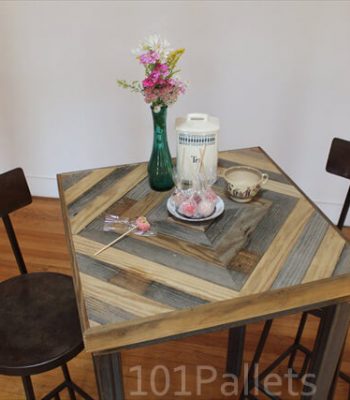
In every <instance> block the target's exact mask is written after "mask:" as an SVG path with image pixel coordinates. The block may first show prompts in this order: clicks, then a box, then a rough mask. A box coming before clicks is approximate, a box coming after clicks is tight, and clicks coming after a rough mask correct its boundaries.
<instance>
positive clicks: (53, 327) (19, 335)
mask: <svg viewBox="0 0 350 400" xmlns="http://www.w3.org/2000/svg"><path fill="white" fill-rule="evenodd" d="M0 187H1V196H0V217H1V218H2V220H3V222H4V225H5V229H6V232H7V235H8V238H9V241H10V244H11V247H12V250H13V253H14V256H15V258H16V262H17V265H18V268H19V271H20V275H18V276H15V277H13V278H10V279H7V280H5V281H3V282H1V283H0V374H3V375H12V376H20V377H21V378H22V382H23V386H24V392H25V397H26V399H27V400H35V394H34V389H33V384H32V380H31V375H35V374H39V373H41V372H46V371H49V370H51V369H53V368H57V367H60V368H61V369H62V372H63V376H64V380H63V382H62V383H61V384H60V385H58V386H57V387H56V388H54V389H53V390H52V391H51V392H50V393H48V394H47V395H46V396H45V397H44V398H43V400H50V399H55V400H57V399H60V392H61V391H62V390H64V389H67V390H68V393H69V396H70V399H71V400H76V393H77V394H79V395H80V396H81V397H82V398H84V399H85V400H92V398H91V397H90V396H89V395H88V394H87V393H86V392H85V391H84V390H83V389H81V388H80V387H78V386H77V385H76V384H75V383H74V382H73V381H72V380H71V378H70V375H69V372H68V367H67V362H68V361H69V360H71V359H72V358H73V357H75V356H76V355H77V354H79V353H80V352H81V351H82V350H83V348H84V344H83V340H82V336H81V330H80V324H79V318H78V311H77V307H76V302H75V295H74V288H73V281H72V279H71V278H70V277H69V276H66V275H63V274H58V273H52V272H37V273H27V268H26V266H25V263H24V260H23V257H22V253H21V250H20V248H19V245H18V242H17V239H16V235H15V231H14V229H13V226H12V223H11V220H10V217H9V214H10V213H11V212H13V211H15V210H18V209H20V208H22V207H25V206H26V205H28V204H30V203H31V202H32V197H31V194H30V191H29V188H28V185H27V182H26V179H25V176H24V173H23V171H22V169H20V168H17V169H14V170H11V171H9V172H6V173H3V174H1V175H0Z"/></svg>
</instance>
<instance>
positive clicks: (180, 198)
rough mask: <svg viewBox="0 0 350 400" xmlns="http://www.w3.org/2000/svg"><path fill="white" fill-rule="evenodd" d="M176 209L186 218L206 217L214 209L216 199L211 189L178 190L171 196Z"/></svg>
mask: <svg viewBox="0 0 350 400" xmlns="http://www.w3.org/2000/svg"><path fill="white" fill-rule="evenodd" d="M172 199H173V202H174V205H175V207H176V209H177V211H178V212H179V213H180V214H181V215H184V216H185V217H187V218H206V217H209V216H210V215H211V214H212V213H213V212H214V211H215V206H216V202H217V199H218V196H217V194H216V193H215V192H214V190H213V189H211V188H207V189H206V190H204V191H179V190H176V191H175V192H174V194H173V196H172Z"/></svg>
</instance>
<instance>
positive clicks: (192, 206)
mask: <svg viewBox="0 0 350 400" xmlns="http://www.w3.org/2000/svg"><path fill="white" fill-rule="evenodd" d="M196 211H197V204H196V202H195V201H193V200H191V199H189V200H186V201H184V202H183V203H181V204H180V206H179V212H180V213H181V214H183V215H185V216H186V217H189V218H192V217H194V215H195V214H196Z"/></svg>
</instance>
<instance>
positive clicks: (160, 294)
mask: <svg viewBox="0 0 350 400" xmlns="http://www.w3.org/2000/svg"><path fill="white" fill-rule="evenodd" d="M77 260H78V262H79V271H80V272H82V273H85V274H87V275H90V276H93V277H95V278H98V279H99V280H101V281H105V282H110V283H114V284H116V285H117V286H119V287H121V288H123V289H127V290H132V291H133V292H134V293H138V294H141V295H143V296H144V297H146V298H149V299H151V300H155V301H158V302H159V301H160V302H161V303H162V304H166V305H168V306H170V307H172V308H177V309H182V308H189V307H193V306H195V305H199V304H205V303H207V301H205V300H203V299H200V298H198V297H195V296H192V295H190V294H187V293H184V292H182V291H179V290H176V289H174V288H170V287H168V286H166V285H162V284H160V283H158V282H153V281H146V280H145V279H143V278H142V277H140V276H139V275H137V274H131V273H127V272H126V271H124V270H121V269H119V268H118V267H116V266H112V265H109V264H107V263H104V262H98V261H97V260H95V259H93V258H90V257H87V256H85V255H82V254H77ZM97 302H98V303H97ZM97 304H98V305H99V308H97V307H96V305H97ZM106 306H107V305H106ZM102 310H103V304H102V303H101V302H99V301H98V300H96V299H94V302H93V303H91V304H90V303H88V304H87V312H88V316H89V319H93V320H94V321H96V322H99V323H101V324H102V323H106V322H103V320H102V314H103V311H102ZM122 311H123V310H120V309H118V308H116V307H110V308H108V307H107V308H106V313H107V312H108V315H109V317H111V318H112V317H113V318H114V319H115V320H116V318H120V320H122V315H123V314H122ZM123 312H125V311H123ZM97 313H100V314H101V315H100V316H98V315H97ZM125 315H126V316H127V317H128V318H127V319H132V318H135V316H133V315H132V314H130V313H126V314H125ZM106 321H107V320H106Z"/></svg>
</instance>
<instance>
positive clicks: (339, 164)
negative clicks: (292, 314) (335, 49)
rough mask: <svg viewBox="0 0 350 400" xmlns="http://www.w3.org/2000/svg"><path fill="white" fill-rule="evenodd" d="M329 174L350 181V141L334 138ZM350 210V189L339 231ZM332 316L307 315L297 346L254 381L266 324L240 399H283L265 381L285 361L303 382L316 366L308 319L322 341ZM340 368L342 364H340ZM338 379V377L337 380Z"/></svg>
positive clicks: (268, 323)
mask: <svg viewBox="0 0 350 400" xmlns="http://www.w3.org/2000/svg"><path fill="white" fill-rule="evenodd" d="M326 171H327V172H329V173H331V174H334V175H338V176H341V177H344V178H346V179H350V141H347V140H343V139H339V138H334V139H333V141H332V144H331V148H330V151H329V155H328V161H327V165H326ZM349 206H350V187H349V189H348V192H347V195H346V198H345V201H344V204H343V207H342V211H341V213H340V217H339V221H338V224H337V227H338V228H339V229H342V228H343V226H344V222H345V219H346V216H347V213H348V210H349ZM328 314H331V311H326V312H324V311H322V310H319V309H316V310H312V311H308V312H303V313H302V316H301V319H300V322H299V326H298V330H297V334H296V336H295V339H294V342H293V344H292V345H291V346H289V347H288V348H287V349H286V350H285V351H284V352H283V353H282V354H281V355H280V356H279V357H277V359H276V360H275V361H273V362H272V363H271V364H270V365H269V366H268V367H267V368H266V369H265V370H264V371H262V372H261V373H260V374H259V376H258V377H255V379H254V368H255V365H256V364H258V362H259V360H260V357H261V355H262V352H263V349H264V346H265V344H266V341H267V338H268V334H269V331H270V329H271V326H272V322H273V320H268V321H266V322H265V325H264V328H263V331H262V333H261V336H260V340H259V342H258V345H257V348H256V351H255V354H254V357H253V361H252V363H251V365H250V368H249V372H248V377H247V381H246V385H245V389H244V390H243V391H242V393H241V396H240V399H245V398H248V399H256V397H255V396H253V395H252V394H251V393H250V392H251V390H252V389H253V388H254V387H257V389H259V390H260V391H261V392H262V393H264V395H265V396H266V397H268V398H269V399H272V400H279V399H280V398H279V397H277V396H275V395H273V394H272V393H270V392H268V391H267V390H266V388H265V387H264V385H263V383H262V381H263V380H264V379H265V377H266V376H267V375H269V374H270V373H271V372H272V371H273V370H274V369H275V368H276V367H277V366H278V365H280V364H281V363H282V362H283V361H284V360H285V359H287V358H289V360H288V369H289V370H291V371H292V373H293V377H295V378H297V379H301V378H302V377H303V376H304V374H305V373H306V372H307V371H308V369H309V366H310V365H311V363H312V356H313V352H314V350H315V349H308V348H307V347H305V346H304V345H303V344H302V343H301V341H302V335H303V332H304V328H305V325H306V322H307V319H308V317H309V316H315V317H318V318H319V319H320V324H319V328H318V333H317V337H319V336H320V335H321V334H322V328H323V326H322V325H324V324H326V323H327V319H329V318H330V317H331V316H330V315H328ZM316 343H317V340H316ZM298 352H299V353H302V354H303V357H304V359H303V362H302V365H301V368H300V370H299V371H296V368H295V360H296V357H297V353H298ZM339 365H340V361H339ZM338 376H339V377H340V378H341V379H343V380H344V381H346V382H347V383H349V385H350V377H349V376H348V375H346V374H345V373H344V372H341V371H340V372H339V373H338ZM335 378H336V377H335ZM335 383H336V379H335V380H334V384H333V388H332V392H334V390H335ZM330 398H332V393H331V394H330ZM348 399H349V400H350V387H349V394H348Z"/></svg>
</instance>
